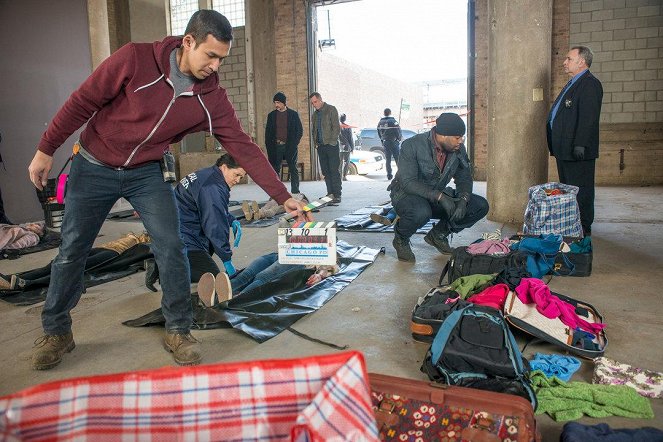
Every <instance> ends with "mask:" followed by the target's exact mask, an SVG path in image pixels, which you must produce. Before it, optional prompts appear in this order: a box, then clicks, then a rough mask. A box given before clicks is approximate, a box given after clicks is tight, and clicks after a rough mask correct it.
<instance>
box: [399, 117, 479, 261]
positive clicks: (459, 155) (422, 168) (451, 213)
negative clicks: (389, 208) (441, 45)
mask: <svg viewBox="0 0 663 442" xmlns="http://www.w3.org/2000/svg"><path fill="white" fill-rule="evenodd" d="M435 123H436V124H435V127H434V128H433V129H431V131H430V132H425V133H421V134H419V135H415V136H414V137H412V138H409V139H407V140H405V141H404V142H403V145H402V146H401V155H400V159H399V162H398V172H396V176H395V178H394V180H393V181H392V182H391V185H390V186H389V187H388V190H391V202H392V204H393V206H394V209H395V210H396V213H397V214H398V216H399V217H400V219H399V220H398V222H397V223H396V226H395V228H394V231H395V234H394V241H393V245H394V249H396V254H397V255H398V259H399V260H401V261H409V262H414V261H415V257H414V253H413V252H412V248H411V247H410V237H411V236H412V235H413V234H414V233H415V232H416V231H417V229H419V228H420V227H422V226H423V225H425V224H426V223H427V222H428V220H429V219H431V218H439V219H440V221H439V222H438V223H437V224H435V226H434V227H433V228H432V229H431V231H430V232H428V234H427V235H426V236H425V238H424V240H425V241H426V242H427V243H428V244H430V245H432V246H434V247H435V248H436V249H437V250H439V251H440V253H442V254H450V253H451V252H452V251H453V249H452V248H451V247H450V245H449V238H448V236H449V234H450V233H452V232H454V233H457V232H460V231H461V230H463V229H465V228H467V227H471V226H473V225H474V224H475V223H476V222H477V221H479V220H480V219H481V218H483V217H484V216H486V214H487V213H488V201H486V199H485V198H483V197H481V196H479V195H476V194H473V193H472V185H473V180H472V166H471V164H470V160H469V158H468V157H467V151H466V150H465V145H464V144H463V141H464V140H465V123H464V122H463V120H462V119H461V118H460V117H459V116H458V115H457V114H454V113H443V114H441V115H440V116H439V117H438V118H437V120H435ZM452 178H453V179H454V182H455V183H456V188H455V189H453V188H451V187H447V184H449V182H450V181H451V179H452Z"/></svg>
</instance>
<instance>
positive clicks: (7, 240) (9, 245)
mask: <svg viewBox="0 0 663 442" xmlns="http://www.w3.org/2000/svg"><path fill="white" fill-rule="evenodd" d="M43 234H44V222H43V221H41V222H37V223H26V224H20V225H14V224H0V250H2V249H25V248H27V247H32V246H36V245H37V244H39V241H40V235H43Z"/></svg>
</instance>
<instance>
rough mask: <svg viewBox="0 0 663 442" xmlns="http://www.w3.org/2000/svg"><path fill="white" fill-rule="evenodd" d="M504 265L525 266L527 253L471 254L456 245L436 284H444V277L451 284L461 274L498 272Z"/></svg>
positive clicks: (464, 248) (465, 248) (523, 267)
mask: <svg viewBox="0 0 663 442" xmlns="http://www.w3.org/2000/svg"><path fill="white" fill-rule="evenodd" d="M506 267H516V268H522V269H525V268H527V253H523V252H520V251H517V250H515V251H512V252H511V253H507V254H506V255H484V254H477V255H472V254H471V253H468V252H467V247H456V248H455V249H454V251H453V252H452V253H451V257H450V258H449V261H448V262H447V264H446V265H445V266H444V269H443V270H442V274H441V275H440V279H439V281H438V285H444V277H445V276H447V282H448V283H449V284H451V283H452V282H454V281H455V280H456V279H458V278H460V277H461V276H468V275H477V274H478V275H488V274H490V273H499V272H501V271H502V270H504V269H505V268H506Z"/></svg>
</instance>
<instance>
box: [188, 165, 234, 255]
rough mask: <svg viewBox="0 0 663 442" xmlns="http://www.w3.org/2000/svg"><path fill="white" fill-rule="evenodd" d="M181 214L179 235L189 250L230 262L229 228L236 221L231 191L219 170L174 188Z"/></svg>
mask: <svg viewBox="0 0 663 442" xmlns="http://www.w3.org/2000/svg"><path fill="white" fill-rule="evenodd" d="M175 197H176V198H177V206H178V209H179V212H180V233H181V235H182V239H183V240H184V244H185V245H186V248H187V250H203V251H206V252H208V253H210V254H211V253H212V249H211V248H210V243H211V245H212V247H213V248H214V252H215V253H216V254H217V255H218V256H219V258H221V260H222V261H224V262H226V261H230V259H231V257H232V250H231V249H230V225H231V224H232V222H233V221H235V217H234V216H232V215H231V214H230V213H229V212H228V201H229V200H230V187H229V186H228V184H227V183H226V181H225V179H224V178H223V173H221V171H220V170H219V168H218V167H216V166H212V167H208V168H205V169H200V170H198V171H196V172H193V173H190V174H188V175H187V176H185V177H184V178H182V179H181V180H180V183H179V184H178V185H177V187H176V188H175Z"/></svg>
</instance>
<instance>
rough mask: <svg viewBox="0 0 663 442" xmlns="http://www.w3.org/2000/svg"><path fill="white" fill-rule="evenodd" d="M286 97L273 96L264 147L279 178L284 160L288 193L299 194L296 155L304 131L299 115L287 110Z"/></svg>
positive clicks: (278, 93) (281, 94) (278, 94)
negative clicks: (288, 187)
mask: <svg viewBox="0 0 663 442" xmlns="http://www.w3.org/2000/svg"><path fill="white" fill-rule="evenodd" d="M285 102H286V96H285V94H284V93H283V92H277V93H276V95H274V107H275V108H276V109H274V110H273V111H271V112H270V113H269V115H267V126H266V127H265V145H266V146H267V157H268V158H269V162H270V164H271V165H272V167H273V168H274V170H275V171H276V174H277V175H279V176H281V165H282V164H283V160H284V159H285V160H286V161H287V163H288V174H289V175H290V193H299V169H297V153H298V150H297V149H298V145H299V140H301V139H302V135H303V133H304V129H303V128H302V121H301V120H300V119H299V114H298V113H297V112H295V111H294V110H292V109H290V108H288V107H287V106H286V104H285Z"/></svg>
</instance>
